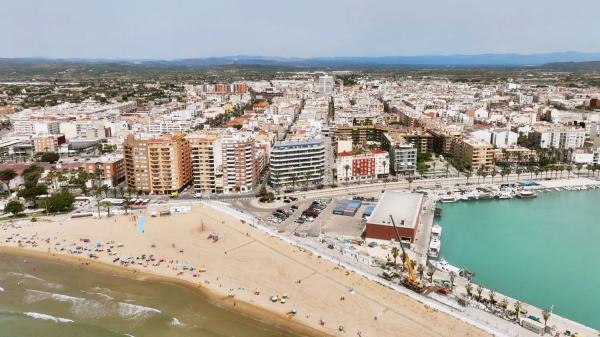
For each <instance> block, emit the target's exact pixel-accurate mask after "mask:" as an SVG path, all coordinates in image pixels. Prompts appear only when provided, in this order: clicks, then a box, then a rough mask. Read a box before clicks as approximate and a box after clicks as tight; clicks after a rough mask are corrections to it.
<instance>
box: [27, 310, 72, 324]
mask: <svg viewBox="0 0 600 337" xmlns="http://www.w3.org/2000/svg"><path fill="white" fill-rule="evenodd" d="M23 314H24V315H25V316H29V317H31V318H35V319H43V320H45V321H53V322H56V323H73V320H72V319H68V318H61V317H54V316H50V315H46V314H40V313H39V312H25V313H23Z"/></svg>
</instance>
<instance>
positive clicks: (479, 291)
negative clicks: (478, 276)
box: [477, 284, 483, 301]
mask: <svg viewBox="0 0 600 337" xmlns="http://www.w3.org/2000/svg"><path fill="white" fill-rule="evenodd" d="M482 293H483V287H482V286H481V284H479V285H477V300H478V301H481V294H482Z"/></svg>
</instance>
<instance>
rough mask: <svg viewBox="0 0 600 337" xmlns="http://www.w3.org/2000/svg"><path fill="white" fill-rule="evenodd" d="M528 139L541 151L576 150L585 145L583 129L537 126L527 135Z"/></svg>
mask: <svg viewBox="0 0 600 337" xmlns="http://www.w3.org/2000/svg"><path fill="white" fill-rule="evenodd" d="M529 138H530V139H531V140H532V141H533V143H534V144H535V146H537V147H541V148H542V149H548V148H556V149H577V148H580V147H583V144H584V143H585V128H578V127H567V126H555V125H545V124H544V125H537V126H535V127H534V129H533V130H532V131H531V132H530V133H529Z"/></svg>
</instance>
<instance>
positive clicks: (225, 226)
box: [0, 205, 489, 337]
mask: <svg viewBox="0 0 600 337" xmlns="http://www.w3.org/2000/svg"><path fill="white" fill-rule="evenodd" d="M142 215H144V214H139V213H138V214H136V216H137V217H138V219H137V220H136V219H134V217H133V216H132V215H122V216H114V217H110V218H103V219H92V218H82V219H62V220H61V218H52V217H48V218H46V219H39V221H38V222H34V223H31V222H28V221H16V222H14V223H3V224H1V225H0V238H1V242H0V245H1V246H3V247H13V248H16V247H19V245H20V246H21V248H22V249H19V251H20V252H25V251H30V252H37V253H38V254H37V255H40V256H46V257H54V258H58V257H60V258H62V259H65V258H66V257H71V259H69V260H70V261H74V262H75V263H82V262H90V265H91V266H92V267H93V266H94V265H102V266H104V267H105V268H107V267H108V268H113V267H115V268H116V267H118V270H119V271H124V272H127V273H129V274H132V275H133V274H135V277H138V278H139V277H150V276H149V275H153V276H152V277H161V278H168V279H169V280H172V281H176V282H185V284H187V285H189V286H191V287H194V288H196V289H198V290H199V291H201V292H202V293H204V294H206V295H208V296H209V297H210V298H212V299H213V300H214V301H215V302H216V303H217V304H219V305H223V306H227V307H229V308H230V309H231V310H235V311H238V312H240V313H242V314H245V315H248V316H251V317H253V318H256V319H259V320H262V321H266V322H269V323H272V324H276V325H280V326H285V327H287V328H289V329H291V330H293V331H297V333H298V334H299V335H309V336H316V335H318V336H324V335H338V336H364V337H366V336H484V335H489V334H487V333H486V332H484V331H482V330H480V329H478V328H476V327H474V326H471V325H468V324H467V323H464V322H462V321H460V320H458V319H456V318H454V317H451V316H449V315H447V314H445V313H441V312H439V311H437V310H435V309H432V308H429V307H427V306H426V305H424V304H422V303H419V302H417V301H415V300H413V299H411V298H409V297H408V296H406V295H403V294H400V293H398V292H396V291H394V290H391V289H388V288H386V287H384V286H382V285H380V284H377V283H375V282H372V281H369V280H367V279H365V278H364V277H362V276H359V275H356V274H355V273H353V272H349V271H346V270H345V269H342V268H340V267H338V266H337V265H336V264H334V263H332V262H329V261H326V260H324V259H321V258H320V257H318V256H314V255H313V254H312V253H308V252H305V251H302V250H301V249H299V248H297V247H293V246H291V245H289V244H287V243H285V242H283V241H281V240H280V239H278V238H275V237H272V236H269V235H268V234H266V233H264V232H262V231H260V230H258V229H255V228H253V227H251V226H248V225H247V224H244V223H242V222H241V221H240V220H237V219H235V218H233V217H231V216H229V215H226V214H223V213H221V212H218V211H216V210H214V209H211V208H208V207H203V206H201V205H195V206H193V209H192V212H191V213H186V214H176V215H171V216H165V217H150V216H149V215H144V220H145V226H144V233H140V231H139V228H138V226H137V224H138V222H139V217H140V216H142ZM211 234H216V235H218V237H219V239H218V240H217V241H214V240H212V239H208V237H209V236H210V235H211ZM7 237H12V239H11V240H9V242H5V241H6V238H7ZM81 239H86V241H87V240H89V242H83V241H81ZM19 240H20V241H21V243H20V244H19V242H18V241H19ZM27 241H29V242H27ZM77 246H79V249H78V248H77ZM111 246H112V248H110V247H111ZM86 248H89V250H85V249H86ZM108 249H110V250H111V254H109V253H108ZM11 251H12V252H14V250H13V249H10V250H5V252H9V253H10V252H11ZM90 253H91V254H94V255H95V256H97V258H90V257H88V254H90ZM117 257H118V258H119V259H118V260H117ZM129 257H131V259H128V258H129ZM122 261H129V262H131V263H126V264H125V263H123V262H122ZM191 268H193V269H194V270H190V269H191ZM204 269H205V271H204ZM128 270H130V271H129V272H128ZM134 271H135V272H134ZM271 296H279V300H277V302H273V301H272V299H271ZM284 297H285V300H284V301H282V300H281V299H282V298H284ZM282 302H284V303H282ZM293 309H295V310H296V311H297V313H296V314H295V315H291V314H289V313H290V312H291V311H292V310H293ZM340 330H343V331H340Z"/></svg>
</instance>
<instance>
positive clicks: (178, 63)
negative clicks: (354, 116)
mask: <svg viewBox="0 0 600 337" xmlns="http://www.w3.org/2000/svg"><path fill="white" fill-rule="evenodd" d="M593 61H600V52H598V53H586V52H575V51H567V52H555V53H537V54H519V53H502V54H495V53H485V54H453V55H416V56H328V57H307V58H299V57H280V56H260V55H257V56H252V55H234V56H212V57H191V58H181V59H154V58H144V59H135V58H131V59H128V58H115V59H110V58H81V57H72V58H48V57H23V58H0V62H2V63H5V64H6V63H9V64H10V63H13V64H19V63H21V64H27V63H39V62H49V63H89V64H122V65H139V66H152V67H211V66H223V65H231V64H238V65H266V66H291V67H353V66H381V67H390V66H392V67H395V66H400V67H401V66H410V67H413V66H438V67H440V66H441V67H445V66H447V67H462V66H466V67H469V66H542V65H546V64H555V63H562V62H572V63H574V62H593Z"/></svg>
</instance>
